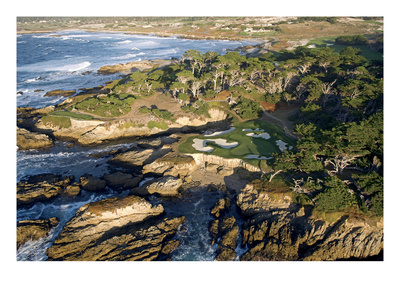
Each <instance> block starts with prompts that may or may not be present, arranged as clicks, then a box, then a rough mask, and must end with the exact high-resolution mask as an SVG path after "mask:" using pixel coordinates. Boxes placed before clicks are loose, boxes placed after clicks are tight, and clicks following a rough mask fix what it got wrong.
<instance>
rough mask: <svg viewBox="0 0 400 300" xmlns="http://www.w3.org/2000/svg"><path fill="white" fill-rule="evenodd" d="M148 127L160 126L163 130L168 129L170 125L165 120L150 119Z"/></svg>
mask: <svg viewBox="0 0 400 300" xmlns="http://www.w3.org/2000/svg"><path fill="white" fill-rule="evenodd" d="M147 127H148V128H149V129H153V128H155V127H156V128H160V129H162V130H167V129H168V125H167V124H166V123H165V122H164V121H161V122H155V121H149V123H147Z"/></svg>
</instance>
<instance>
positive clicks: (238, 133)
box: [178, 120, 295, 166]
mask: <svg viewBox="0 0 400 300" xmlns="http://www.w3.org/2000/svg"><path fill="white" fill-rule="evenodd" d="M233 127H235V128H236V130H235V131H233V132H230V133H226V134H223V135H219V136H216V137H212V138H221V139H226V140H227V142H228V143H232V142H238V143H239V146H237V147H234V148H230V149H224V148H222V147H219V146H218V145H216V144H215V143H211V142H210V143H208V144H207V146H212V147H214V150H213V151H212V152H209V153H206V152H201V151H197V150H195V149H194V148H193V146H192V145H193V140H194V139H196V138H197V139H208V137H205V136H204V135H198V136H192V137H189V138H188V139H187V140H186V141H184V142H183V143H182V144H181V145H179V148H178V149H179V151H180V152H182V153H205V154H211V155H217V156H221V157H224V158H240V159H243V160H245V161H247V162H249V163H251V164H253V165H256V166H258V165H259V164H260V161H259V160H257V159H245V157H246V156H248V155H252V154H254V155H260V156H265V157H271V156H272V154H273V153H280V152H281V151H280V149H279V147H278V146H277V145H276V141H277V140H281V141H283V142H285V143H288V145H287V147H289V146H293V145H294V143H295V142H294V140H292V139H290V138H288V137H287V136H286V135H285V133H284V131H283V130H282V129H281V128H280V127H278V126H276V125H272V124H270V123H266V122H263V121H259V120H251V121H246V122H241V123H236V124H234V125H233ZM257 128H259V129H263V130H264V131H265V132H267V133H268V134H269V135H270V136H271V137H270V138H269V139H268V140H265V139H263V138H253V137H249V136H247V135H246V134H248V133H249V132H254V133H256V134H257V133H262V131H243V129H253V130H254V129H257Z"/></svg>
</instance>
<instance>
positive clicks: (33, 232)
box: [17, 218, 58, 249]
mask: <svg viewBox="0 0 400 300" xmlns="http://www.w3.org/2000/svg"><path fill="white" fill-rule="evenodd" d="M57 225H58V220H57V219H56V218H50V219H48V220H23V221H19V222H18V223H17V249H18V248H19V247H20V246H22V245H23V244H25V243H26V242H28V241H36V240H38V239H41V238H43V237H45V236H46V235H47V234H48V233H49V231H50V229H52V228H53V227H55V226H57Z"/></svg>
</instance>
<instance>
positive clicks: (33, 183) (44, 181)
mask: <svg viewBox="0 0 400 300" xmlns="http://www.w3.org/2000/svg"><path fill="white" fill-rule="evenodd" d="M73 181H74V176H64V177H61V175H53V174H40V175H33V176H30V177H28V179H26V180H22V181H20V182H18V183H17V205H18V206H20V205H24V204H33V203H35V202H38V201H48V200H50V199H52V198H54V197H56V196H58V195H60V194H61V193H62V192H63V190H64V188H65V187H67V186H68V185H70V184H71V183H72V182H73Z"/></svg>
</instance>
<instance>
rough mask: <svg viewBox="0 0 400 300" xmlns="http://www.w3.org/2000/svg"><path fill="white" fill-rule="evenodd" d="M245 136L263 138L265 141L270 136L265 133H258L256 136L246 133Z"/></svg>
mask: <svg viewBox="0 0 400 300" xmlns="http://www.w3.org/2000/svg"><path fill="white" fill-rule="evenodd" d="M246 135H247V136H250V137H253V138H263V139H265V140H268V139H269V138H270V137H271V136H270V135H269V134H268V133H266V132H263V133H260V134H256V133H254V132H250V133H247V134H246Z"/></svg>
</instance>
